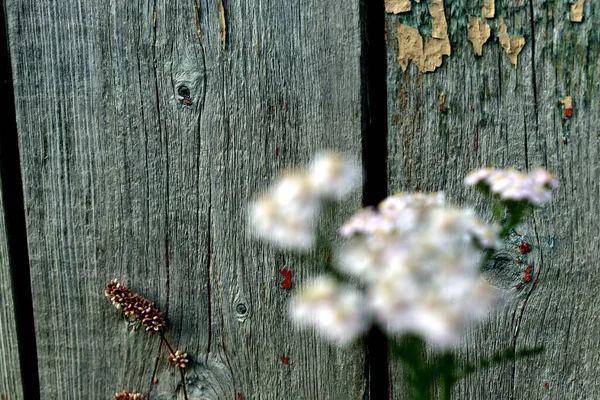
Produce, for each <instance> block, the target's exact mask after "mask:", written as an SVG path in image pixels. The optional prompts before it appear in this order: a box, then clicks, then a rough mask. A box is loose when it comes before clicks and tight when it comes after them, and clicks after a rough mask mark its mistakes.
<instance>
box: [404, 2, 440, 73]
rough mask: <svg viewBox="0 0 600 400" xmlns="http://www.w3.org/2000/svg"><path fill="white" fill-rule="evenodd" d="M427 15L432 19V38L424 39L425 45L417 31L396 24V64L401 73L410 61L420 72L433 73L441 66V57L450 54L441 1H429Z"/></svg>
mask: <svg viewBox="0 0 600 400" xmlns="http://www.w3.org/2000/svg"><path fill="white" fill-rule="evenodd" d="M429 14H431V18H432V22H431V25H432V33H431V36H432V37H430V38H425V43H423V37H422V36H421V34H420V33H419V31H418V30H417V29H415V28H413V27H411V26H408V25H405V24H401V23H399V22H396V39H397V40H398V63H399V64H400V66H401V67H402V70H403V71H406V68H408V64H409V63H410V62H411V61H412V62H413V63H414V64H415V65H416V66H417V68H418V69H419V71H421V72H432V71H435V69H436V68H437V67H439V66H441V65H442V60H443V56H445V55H446V56H449V55H450V54H451V48H450V39H449V38H448V25H447V23H446V15H445V14H444V2H443V0H431V1H430V4H429Z"/></svg>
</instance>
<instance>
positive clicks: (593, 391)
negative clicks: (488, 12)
mask: <svg viewBox="0 0 600 400" xmlns="http://www.w3.org/2000/svg"><path fill="white" fill-rule="evenodd" d="M423 3H424V2H421V4H413V6H414V7H413V11H412V12H411V13H410V14H406V15H403V16H391V15H388V16H386V18H387V26H388V113H389V155H390V160H389V171H390V185H391V188H392V191H404V190H410V191H412V190H422V191H434V190H445V191H446V192H447V195H448V198H449V199H450V201H452V202H453V203H458V204H465V205H466V204H475V206H476V209H477V210H478V211H479V212H480V213H481V214H482V215H490V214H489V210H488V209H486V207H485V206H484V203H485V201H484V200H483V199H482V198H481V197H480V196H478V194H477V193H476V191H475V190H473V189H470V188H465V187H464V186H463V185H462V181H463V178H464V176H465V174H466V173H467V172H468V171H470V170H472V169H475V168H478V167H485V166H494V167H509V166H514V167H516V168H518V169H521V170H526V169H533V168H534V167H538V166H543V167H546V168H548V169H549V170H550V171H552V172H554V173H555V174H556V175H557V177H558V179H559V180H560V182H561V187H560V188H559V190H558V191H557V193H556V198H555V199H554V200H553V201H552V202H551V203H549V204H548V205H546V206H545V207H543V208H542V209H541V210H538V211H537V212H536V213H535V214H534V215H533V216H532V217H531V218H529V219H527V221H526V222H525V224H524V225H523V227H522V228H521V232H519V233H522V234H524V235H527V237H528V240H530V241H531V243H532V245H533V251H532V252H531V253H529V260H528V262H529V263H530V264H531V265H532V266H533V280H532V281H531V282H530V283H529V284H523V286H522V287H521V289H518V290H517V289H516V288H515V285H516V284H518V283H519V282H520V281H521V279H522V277H523V275H524V270H525V268H526V266H525V265H519V264H517V262H516V259H517V256H518V255H519V251H518V248H517V247H516V245H515V244H511V243H509V242H507V243H506V246H505V248H504V249H503V250H502V252H501V254H500V256H499V257H496V259H495V260H494V261H493V262H492V263H491V265H490V266H489V271H488V276H489V279H490V280H491V281H492V282H493V283H494V284H495V285H496V286H498V287H500V288H502V289H503V292H504V293H505V297H506V302H505V304H504V306H503V307H502V308H500V309H499V310H498V311H497V312H496V313H495V314H493V315H492V316H491V319H490V320H489V321H487V322H485V323H483V324H481V325H477V326H474V327H473V328H472V329H471V330H470V331H469V333H468V344H467V345H465V346H462V347H461V348H460V349H459V352H460V356H461V358H462V359H463V360H468V361H471V362H477V361H479V360H482V359H484V358H486V357H489V356H490V355H491V354H493V353H495V352H498V351H500V350H503V349H506V348H516V349H517V350H518V349H522V348H531V347H535V346H538V345H544V346H545V348H546V350H545V352H544V353H543V354H542V355H540V356H536V357H533V358H529V359H523V360H519V361H516V362H514V363H512V362H511V363H507V364H504V365H502V366H498V367H495V368H492V369H489V370H485V371H480V372H478V373H476V374H474V375H472V376H471V377H469V378H467V379H466V380H465V381H463V382H462V383H460V384H459V385H458V387H457V388H456V390H455V392H454V398H456V399H591V398H597V397H598V394H599V393H600V382H599V381H598V380H597V376H598V372H599V370H600V367H599V365H600V354H599V352H598V349H599V345H600V335H599V334H598V326H599V323H600V314H599V312H598V310H599V307H600V298H599V296H598V290H597V288H598V284H599V278H598V274H596V272H595V270H596V267H597V264H598V250H599V246H600V241H599V240H598V239H599V238H600V217H599V214H598V210H600V200H599V199H600V196H599V195H600V179H599V178H600V172H599V170H598V160H600V130H599V129H598V122H599V121H598V110H599V107H600V96H599V91H598V89H599V87H598V78H599V76H598V71H600V59H599V58H598V57H596V56H595V55H597V54H599V53H598V51H599V50H600V41H599V36H598V32H600V20H599V19H598V15H600V8H599V7H600V5H598V4H596V3H594V4H592V2H587V3H586V10H585V15H586V18H585V20H584V22H583V23H581V24H573V23H572V22H571V21H570V19H569V14H568V13H569V3H568V2H563V1H541V0H540V1H538V0H532V1H525V0H520V1H513V2H496V18H495V19H490V20H488V22H489V24H490V26H491V28H492V38H490V40H489V41H488V42H487V43H486V44H485V45H484V46H483V56H482V57H477V56H476V55H475V54H474V52H473V49H472V47H471V45H470V43H469V42H468V40H467V28H466V26H467V23H468V17H469V16H476V17H480V16H481V11H480V10H481V6H482V5H483V2H468V1H465V0H462V1H445V3H446V17H447V19H448V26H449V34H450V39H451V42H452V47H453V50H452V56H451V57H445V59H444V64H443V66H442V67H440V68H439V69H438V70H437V71H435V72H433V73H428V74H422V73H421V72H419V71H418V70H417V69H416V68H414V66H411V67H409V69H408V70H407V71H406V72H405V73H403V72H402V71H401V69H400V67H399V65H398V63H397V61H396V58H397V54H398V53H397V52H398V49H397V46H396V43H395V38H394V26H395V21H396V20H400V21H402V22H404V23H409V24H411V25H412V26H415V27H420V28H421V30H422V33H424V34H428V31H427V30H428V29H430V28H428V16H427V10H426V7H427V4H423ZM498 17H503V19H504V21H505V22H506V24H507V26H508V32H509V34H510V35H511V36H512V35H523V36H524V37H525V39H526V44H525V47H524V48H523V51H522V52H521V54H520V55H519V60H518V67H517V68H515V67H514V66H513V65H512V64H510V62H509V59H508V57H507V56H506V54H505V53H504V51H503V49H502V48H501V47H500V45H499V43H498V40H497V32H498ZM441 93H444V95H445V103H444V105H443V107H442V109H441V110H440V104H439V102H438V99H439V96H440V94H441ZM567 95H571V96H573V101H574V110H573V116H572V117H571V118H566V121H565V122H564V123H563V122H562V118H565V114H564V109H563V106H562V104H561V103H560V99H562V98H563V97H565V96H567ZM563 135H567V136H568V144H563V142H562V141H563ZM545 383H548V388H545ZM392 386H393V392H394V398H403V397H402V395H401V387H402V382H401V380H400V378H399V374H398V370H397V366H396V367H394V368H393V372H392Z"/></svg>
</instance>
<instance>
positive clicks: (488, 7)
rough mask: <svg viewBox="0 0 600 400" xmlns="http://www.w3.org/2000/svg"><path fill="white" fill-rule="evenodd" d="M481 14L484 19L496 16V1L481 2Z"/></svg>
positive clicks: (486, 0) (485, 0) (484, 0)
mask: <svg viewBox="0 0 600 400" xmlns="http://www.w3.org/2000/svg"><path fill="white" fill-rule="evenodd" d="M481 13H482V14H483V16H484V17H486V18H494V15H496V1H495V0H483V8H482V9H481Z"/></svg>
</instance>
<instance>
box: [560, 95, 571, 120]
mask: <svg viewBox="0 0 600 400" xmlns="http://www.w3.org/2000/svg"><path fill="white" fill-rule="evenodd" d="M560 102H561V103H562V104H563V105H564V106H565V117H567V118H571V117H572V116H573V97H571V96H565V97H563V98H562V99H561V100H560Z"/></svg>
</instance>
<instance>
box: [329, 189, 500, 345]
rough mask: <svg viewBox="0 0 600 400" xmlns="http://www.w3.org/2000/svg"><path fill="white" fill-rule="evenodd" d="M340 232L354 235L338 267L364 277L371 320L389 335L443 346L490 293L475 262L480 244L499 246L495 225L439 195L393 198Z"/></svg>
mask: <svg viewBox="0 0 600 400" xmlns="http://www.w3.org/2000/svg"><path fill="white" fill-rule="evenodd" d="M341 231H342V233H343V234H344V236H346V237H349V238H350V239H351V240H350V241H349V243H348V244H347V245H346V246H345V247H343V248H342V250H341V251H340V254H339V257H338V263H337V266H338V268H339V269H340V270H342V271H344V272H346V273H348V274H351V275H353V276H355V277H357V278H359V279H360V280H361V281H362V282H363V283H365V287H366V298H365V301H366V303H367V304H368V306H369V313H370V318H371V319H372V320H375V321H378V322H379V323H380V324H381V325H382V326H383V327H384V328H385V329H386V330H387V331H388V332H390V333H406V332H411V333H415V334H419V335H421V336H423V337H425V338H427V339H429V340H431V341H433V342H434V343H435V344H437V345H439V346H448V345H451V344H454V343H456V342H457V341H458V340H459V339H460V337H461V335H462V333H463V331H464V329H465V327H466V326H467V324H468V323H469V322H471V321H472V320H474V319H478V318H481V317H482V316H483V315H485V312H487V310H488V308H489V307H490V306H491V304H492V303H493V300H494V299H495V294H494V291H493V290H492V289H491V287H490V286H488V285H487V284H486V283H485V282H484V281H483V280H482V279H481V277H480V275H479V261H480V259H481V256H482V255H481V252H480V250H481V248H484V247H496V246H498V245H499V238H498V235H497V228H495V227H492V226H489V225H487V224H485V223H483V222H482V221H481V220H479V219H478V218H476V217H475V215H474V213H473V212H472V211H471V210H465V209H459V208H452V207H447V206H445V200H444V196H443V193H434V194H427V195H426V194H421V193H414V194H398V195H394V196H390V197H388V198H387V199H385V200H384V201H383V202H381V204H380V205H379V207H378V209H377V210H375V209H367V210H362V211H359V212H358V213H357V214H356V215H355V216H354V217H352V218H351V219H350V220H349V221H348V223H347V224H345V225H344V226H343V227H342V229H341Z"/></svg>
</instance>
